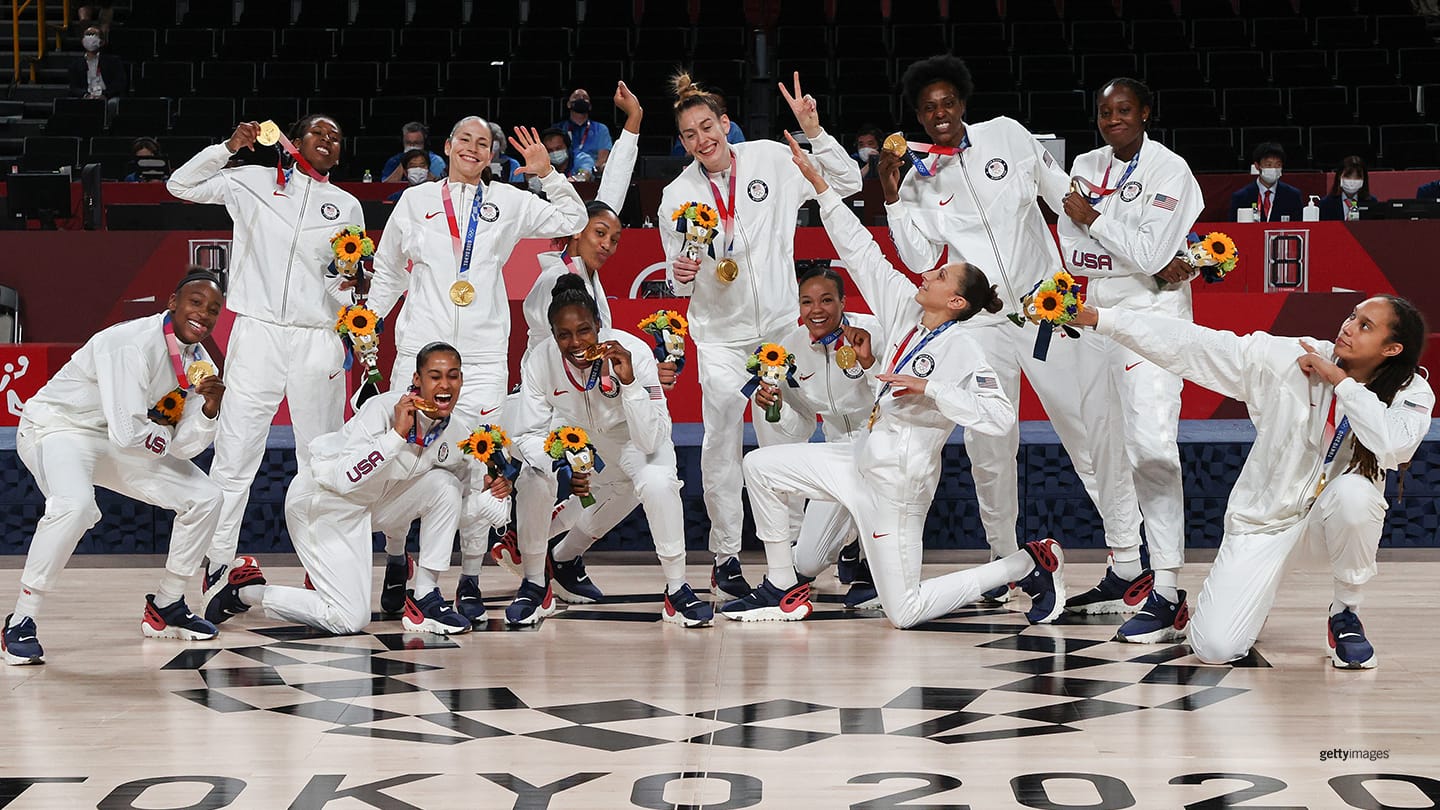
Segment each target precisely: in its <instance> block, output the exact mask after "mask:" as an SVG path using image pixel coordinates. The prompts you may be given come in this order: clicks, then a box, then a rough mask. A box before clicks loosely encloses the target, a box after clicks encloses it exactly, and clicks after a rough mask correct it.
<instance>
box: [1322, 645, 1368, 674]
mask: <svg viewBox="0 0 1440 810" xmlns="http://www.w3.org/2000/svg"><path fill="white" fill-rule="evenodd" d="M1325 653H1326V654H1327V655H1329V656H1330V666H1331V667H1333V668H1335V669H1374V668H1375V667H1377V666H1379V664H1380V657H1379V656H1378V655H1371V656H1370V657H1369V658H1368V659H1366V660H1364V661H1359V662H1350V661H1346V660H1344V659H1342V658H1341V657H1340V656H1339V655H1336V654H1335V651H1334V650H1332V649H1329V648H1326V650H1325Z"/></svg>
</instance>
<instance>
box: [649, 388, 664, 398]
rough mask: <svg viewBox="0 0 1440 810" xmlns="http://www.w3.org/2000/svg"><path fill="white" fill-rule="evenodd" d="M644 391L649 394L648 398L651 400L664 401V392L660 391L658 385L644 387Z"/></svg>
mask: <svg viewBox="0 0 1440 810" xmlns="http://www.w3.org/2000/svg"><path fill="white" fill-rule="evenodd" d="M645 390H646V392H648V393H649V394H650V398H651V399H664V398H665V394H664V392H663V391H662V390H661V388H660V386H658V385H647V386H645Z"/></svg>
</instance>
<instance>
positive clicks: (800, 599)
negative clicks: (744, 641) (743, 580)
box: [720, 577, 815, 622]
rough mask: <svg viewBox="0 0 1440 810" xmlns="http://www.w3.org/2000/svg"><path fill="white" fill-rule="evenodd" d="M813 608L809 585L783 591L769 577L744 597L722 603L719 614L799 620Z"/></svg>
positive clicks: (747, 618)
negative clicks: (772, 583) (771, 582)
mask: <svg viewBox="0 0 1440 810" xmlns="http://www.w3.org/2000/svg"><path fill="white" fill-rule="evenodd" d="M814 610H815V606H814V605H812V604H810V586H809V585H806V584H803V583H796V585H795V587H793V588H790V589H789V590H784V591H782V590H780V589H779V588H777V587H775V586H774V585H771V584H770V578H769V577H766V578H764V579H762V580H760V584H759V585H757V586H756V587H755V590H753V591H751V592H750V593H748V594H746V595H745V596H744V598H741V599H736V600H734V601H731V602H726V603H725V604H724V605H722V606H721V607H720V615H722V616H724V617H725V618H727V619H735V620H737V621H742V622H798V621H800V620H801V619H803V618H805V617H806V616H809V615H810V614H811V613H812V612H813V611H814Z"/></svg>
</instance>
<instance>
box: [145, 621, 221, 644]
mask: <svg viewBox="0 0 1440 810" xmlns="http://www.w3.org/2000/svg"><path fill="white" fill-rule="evenodd" d="M140 632H141V633H143V634H144V636H145V637H146V638H173V639H176V640H178V641H209V640H210V639H212V638H215V637H216V636H218V635H220V632H219V631H218V630H217V631H216V632H214V633H199V632H196V631H194V630H186V629H185V628H183V627H169V626H167V627H166V628H165V629H163V630H156V629H155V628H154V627H151V626H150V623H149V622H143V621H142V622H140Z"/></svg>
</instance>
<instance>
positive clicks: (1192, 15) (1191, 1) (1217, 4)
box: [1180, 0, 1235, 20]
mask: <svg viewBox="0 0 1440 810" xmlns="http://www.w3.org/2000/svg"><path fill="white" fill-rule="evenodd" d="M1180 16H1181V17H1184V18H1185V19H1187V20H1194V19H1219V18H1222V17H1234V16H1235V7H1234V6H1233V5H1231V3H1230V0H1180Z"/></svg>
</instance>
